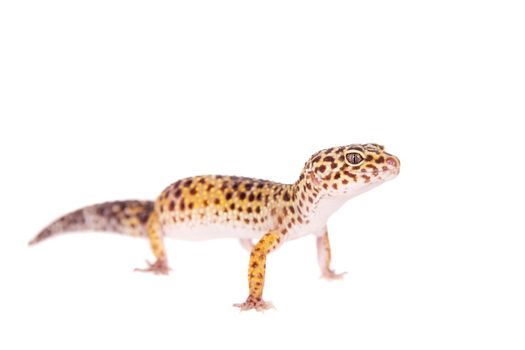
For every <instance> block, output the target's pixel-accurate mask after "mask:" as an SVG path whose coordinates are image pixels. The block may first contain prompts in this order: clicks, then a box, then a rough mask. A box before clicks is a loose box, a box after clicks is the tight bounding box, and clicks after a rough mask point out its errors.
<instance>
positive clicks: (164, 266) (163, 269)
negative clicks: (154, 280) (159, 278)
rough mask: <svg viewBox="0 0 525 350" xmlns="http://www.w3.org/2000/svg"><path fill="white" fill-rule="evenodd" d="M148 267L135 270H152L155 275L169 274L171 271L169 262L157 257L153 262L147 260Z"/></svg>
mask: <svg viewBox="0 0 525 350" xmlns="http://www.w3.org/2000/svg"><path fill="white" fill-rule="evenodd" d="M146 264H148V267H145V268H136V269H135V270H134V271H137V272H152V273H154V274H155V275H167V274H168V273H169V272H170V270H171V269H170V268H169V266H168V263H167V261H166V260H164V259H157V261H155V262H154V263H153V264H152V263H150V262H149V261H147V260H146Z"/></svg>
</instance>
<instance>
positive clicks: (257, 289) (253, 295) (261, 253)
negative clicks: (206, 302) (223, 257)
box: [233, 231, 283, 311]
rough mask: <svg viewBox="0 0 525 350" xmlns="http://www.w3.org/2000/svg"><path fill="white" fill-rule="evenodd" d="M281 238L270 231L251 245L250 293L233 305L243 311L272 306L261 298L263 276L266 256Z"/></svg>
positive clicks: (260, 309)
mask: <svg viewBox="0 0 525 350" xmlns="http://www.w3.org/2000/svg"><path fill="white" fill-rule="evenodd" d="M282 239H283V237H282V236H281V235H279V234H278V233H277V232H274V231H270V232H268V233H267V234H265V235H264V236H263V237H262V238H261V239H260V240H259V242H257V244H256V245H255V246H254V247H253V249H252V252H251V254H250V265H249V267H248V285H249V288H250V295H249V296H248V299H246V301H245V302H244V303H242V304H234V305H233V306H236V307H239V308H241V310H243V311H244V310H250V309H256V310H257V311H264V310H267V309H269V308H272V307H273V305H272V304H271V303H268V302H265V301H264V300H263V299H262V294H263V288H264V276H265V273H266V256H267V255H268V254H269V253H270V252H271V251H272V250H274V249H276V248H277V247H278V246H279V244H280V243H281V240H282Z"/></svg>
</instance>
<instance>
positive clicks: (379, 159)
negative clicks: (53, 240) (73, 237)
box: [29, 144, 400, 310]
mask: <svg viewBox="0 0 525 350" xmlns="http://www.w3.org/2000/svg"><path fill="white" fill-rule="evenodd" d="M399 168H400V162H399V159H398V158H397V157H395V156H394V155H391V154H389V153H387V152H385V150H384V147H383V146H380V145H377V144H353V145H348V146H341V147H333V148H329V149H325V150H322V151H319V152H317V153H315V154H314V155H312V156H311V157H310V159H309V160H308V161H307V162H306V164H305V165H304V168H303V170H302V172H301V174H300V176H299V179H298V180H297V181H296V182H295V183H293V184H281V183H276V182H272V181H267V180H259V179H253V178H245V177H236V176H220V175H208V176H195V177H190V178H186V179H181V180H179V181H176V182H174V183H173V184H171V185H169V186H168V187H167V188H166V189H165V190H164V191H162V193H161V194H160V195H159V196H158V198H157V199H156V200H155V201H117V202H107V203H102V204H97V205H93V206H89V207H85V208H82V209H79V210H76V211H74V212H72V213H69V214H67V215H65V216H63V217H61V218H59V219H57V220H56V221H54V222H53V223H51V224H50V225H49V226H47V227H46V228H44V229H43V230H42V231H41V232H40V233H39V234H38V235H37V236H36V237H35V238H34V239H33V240H32V241H30V242H29V243H30V244H35V243H38V242H40V241H42V240H43V239H46V238H48V237H51V236H54V235H57V234H61V233H65V232H70V231H85V230H95V231H108V232H117V233H122V234H125V235H131V236H143V237H147V238H148V239H149V241H150V245H151V249H152V252H153V254H154V256H155V258H156V260H155V262H153V263H148V265H149V266H148V267H146V268H144V269H136V270H138V271H149V272H153V273H157V274H167V273H168V272H169V266H168V259H167V254H166V251H165V249H164V237H172V238H177V239H188V240H204V239H213V238H238V239H240V240H241V243H242V245H243V246H244V247H246V248H247V249H249V250H250V251H251V253H250V262H249V267H248V285H249V296H248V298H247V300H246V301H245V302H244V303H240V304H235V306H238V307H240V308H241V309H242V310H248V309H256V310H264V309H267V308H268V307H270V306H271V304H270V303H267V302H265V301H264V300H263V299H262V292H263V287H264V277H265V272H266V257H267V255H268V254H269V253H270V252H271V251H273V250H275V249H277V248H278V247H279V246H280V245H282V244H283V243H284V242H285V241H286V240H291V239H296V238H299V237H302V236H305V235H314V236H316V237H317V251H318V261H319V265H320V268H321V273H322V275H323V277H325V278H328V279H334V278H339V277H340V275H338V274H336V273H335V272H334V271H333V270H332V269H331V268H330V258H331V253H330V245H329V239H328V232H327V227H326V226H327V221H328V219H329V217H330V215H332V214H333V213H334V212H335V211H336V210H337V209H339V208H340V207H341V206H342V205H343V204H344V203H345V202H346V201H347V200H349V199H350V198H352V197H355V196H356V195H359V194H361V193H363V192H366V191H368V190H370V189H372V188H374V187H376V186H378V185H380V184H382V183H384V182H385V181H387V180H390V179H392V178H394V177H395V176H397V175H398V173H399ZM252 241H254V242H255V244H254V243H252Z"/></svg>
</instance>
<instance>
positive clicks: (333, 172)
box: [301, 143, 401, 196]
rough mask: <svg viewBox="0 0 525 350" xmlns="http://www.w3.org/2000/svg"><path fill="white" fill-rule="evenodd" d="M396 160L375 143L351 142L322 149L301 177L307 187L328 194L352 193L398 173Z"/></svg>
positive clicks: (350, 194) (372, 186)
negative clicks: (350, 143) (351, 143)
mask: <svg viewBox="0 0 525 350" xmlns="http://www.w3.org/2000/svg"><path fill="white" fill-rule="evenodd" d="M400 164H401V163H400V161H399V159H398V158H397V157H396V156H394V155H392V154H390V153H387V152H385V147H383V146H381V145H378V144H375V143H367V144H353V145H348V146H341V147H334V148H329V149H325V150H322V151H319V152H317V153H316V154H314V155H313V156H312V157H311V158H310V159H309V160H308V162H307V163H306V165H305V168H304V170H303V174H302V175H301V178H304V179H305V180H306V185H305V186H306V187H312V188H313V189H314V190H315V191H316V192H319V193H321V194H327V195H330V196H337V195H349V196H354V195H357V194H359V193H362V192H365V191H367V190H369V189H371V188H374V187H375V186H377V185H379V184H382V183H383V182H385V181H387V180H391V179H393V178H394V177H396V176H397V175H398V174H399V168H400Z"/></svg>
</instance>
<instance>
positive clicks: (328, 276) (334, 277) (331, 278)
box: [321, 270, 346, 281]
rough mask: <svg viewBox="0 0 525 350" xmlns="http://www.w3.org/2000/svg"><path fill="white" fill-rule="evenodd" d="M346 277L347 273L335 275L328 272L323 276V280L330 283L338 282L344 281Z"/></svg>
mask: <svg viewBox="0 0 525 350" xmlns="http://www.w3.org/2000/svg"><path fill="white" fill-rule="evenodd" d="M345 275H346V271H345V272H342V273H335V272H334V271H332V270H328V271H326V272H323V273H322V274H321V278H323V279H325V280H328V281H338V280H342V279H343V277H344V276H345Z"/></svg>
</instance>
